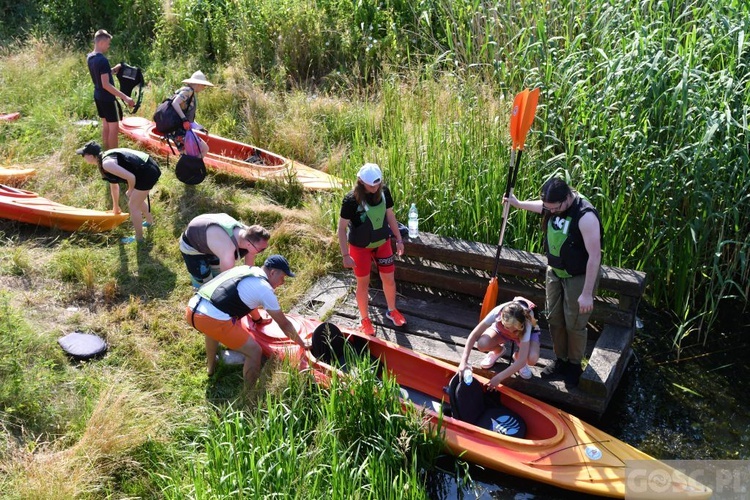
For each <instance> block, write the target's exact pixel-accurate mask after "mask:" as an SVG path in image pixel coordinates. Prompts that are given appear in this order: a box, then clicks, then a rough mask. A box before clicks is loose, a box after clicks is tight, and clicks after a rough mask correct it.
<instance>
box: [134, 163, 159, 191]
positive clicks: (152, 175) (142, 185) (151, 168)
mask: <svg viewBox="0 0 750 500" xmlns="http://www.w3.org/2000/svg"><path fill="white" fill-rule="evenodd" d="M159 177H161V169H160V168H159V164H158V163H156V162H155V161H154V159H153V158H149V159H148V162H147V163H146V164H145V165H144V166H143V168H141V169H140V170H139V171H138V175H136V176H135V188H136V189H137V190H138V191H148V190H149V189H151V188H152V187H154V186H155V185H156V181H158V180H159Z"/></svg>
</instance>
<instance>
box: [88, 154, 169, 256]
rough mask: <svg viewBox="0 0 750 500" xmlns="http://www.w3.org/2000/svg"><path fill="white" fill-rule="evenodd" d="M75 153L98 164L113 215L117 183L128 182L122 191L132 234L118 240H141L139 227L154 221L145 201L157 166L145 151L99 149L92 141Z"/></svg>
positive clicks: (117, 201)
mask: <svg viewBox="0 0 750 500" xmlns="http://www.w3.org/2000/svg"><path fill="white" fill-rule="evenodd" d="M76 154H79V155H81V156H83V159H84V161H85V162H86V163H90V164H92V165H96V166H97V167H99V173H100V174H101V176H102V180H105V181H107V182H109V190H110V193H111V195H112V211H113V212H114V213H115V214H119V213H120V183H121V182H124V183H126V184H127V185H128V188H127V191H126V192H125V194H126V195H127V197H128V209H129V211H130V220H131V221H132V222H133V228H134V229H135V236H128V237H127V238H123V239H122V242H123V243H132V242H133V241H143V226H144V225H145V226H146V227H150V226H151V225H152V224H153V223H154V219H153V216H152V215H151V211H150V210H149V206H148V203H147V202H146V200H147V198H148V194H149V192H150V191H151V189H152V188H153V187H154V186H155V185H156V181H158V180H159V177H160V176H161V170H160V169H159V165H158V164H157V163H156V162H155V161H154V160H153V159H152V158H151V157H150V156H149V155H148V154H146V153H143V152H141V151H136V150H134V149H127V148H118V149H110V150H108V151H104V152H102V148H101V146H99V144H97V143H96V142H95V141H90V142H87V143H86V144H85V145H84V146H83V147H82V148H80V149H77V150H76ZM144 217H145V218H146V221H145V222H144V221H143V218H144Z"/></svg>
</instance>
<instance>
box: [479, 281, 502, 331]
mask: <svg viewBox="0 0 750 500" xmlns="http://www.w3.org/2000/svg"><path fill="white" fill-rule="evenodd" d="M497 288H498V285H497V276H493V278H492V279H491V280H490V284H489V285H488V286H487V291H486V292H484V300H482V312H481V313H480V315H479V321H482V320H483V319H484V318H485V317H486V316H487V315H488V314H489V313H490V311H491V310H492V309H494V307H495V306H496V305H497Z"/></svg>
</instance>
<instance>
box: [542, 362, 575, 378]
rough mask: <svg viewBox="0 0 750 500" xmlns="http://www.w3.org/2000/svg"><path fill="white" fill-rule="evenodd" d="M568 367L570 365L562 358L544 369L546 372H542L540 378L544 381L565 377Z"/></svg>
mask: <svg viewBox="0 0 750 500" xmlns="http://www.w3.org/2000/svg"><path fill="white" fill-rule="evenodd" d="M567 365H568V363H566V362H565V361H563V360H562V359H560V358H557V359H555V360H554V361H552V363H550V364H548V365H547V366H546V368H544V370H542V373H541V375H540V377H541V378H543V379H550V378H559V377H562V376H563V375H565V372H566V370H567V368H568V366H567Z"/></svg>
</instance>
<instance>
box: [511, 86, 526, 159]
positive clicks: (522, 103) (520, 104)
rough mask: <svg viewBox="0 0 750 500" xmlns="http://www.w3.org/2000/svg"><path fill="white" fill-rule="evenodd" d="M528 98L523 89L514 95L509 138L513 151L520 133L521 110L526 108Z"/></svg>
mask: <svg viewBox="0 0 750 500" xmlns="http://www.w3.org/2000/svg"><path fill="white" fill-rule="evenodd" d="M528 97H529V89H524V90H523V91H521V92H519V93H518V94H516V97H515V99H513V109H512V110H511V112H510V138H511V139H512V140H513V149H516V142H517V140H516V138H517V137H518V136H519V134H520V133H521V121H522V120H523V110H524V108H525V107H526V101H527V99H528ZM511 166H512V165H511Z"/></svg>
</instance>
